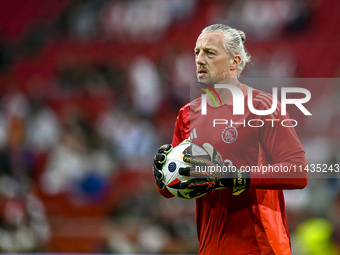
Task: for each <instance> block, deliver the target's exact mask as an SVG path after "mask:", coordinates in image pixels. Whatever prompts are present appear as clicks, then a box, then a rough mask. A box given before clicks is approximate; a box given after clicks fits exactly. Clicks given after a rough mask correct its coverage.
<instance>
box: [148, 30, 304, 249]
mask: <svg viewBox="0 0 340 255" xmlns="http://www.w3.org/2000/svg"><path fill="white" fill-rule="evenodd" d="M244 41H245V35H244V33H243V32H242V31H238V30H236V29H233V28H231V27H228V26H226V25H221V24H215V25H211V26H209V27H206V28H205V29H203V30H202V33H201V34H200V36H199V37H198V39H197V42H196V47H195V50H194V52H195V61H196V67H197V78H198V81H199V82H200V83H201V84H202V83H204V84H206V88H210V90H209V92H210V93H212V91H214V88H213V86H214V84H232V85H234V86H236V87H238V89H240V90H241V91H242V93H243V94H244V98H245V101H244V102H245V109H244V115H233V97H232V93H231V91H230V90H229V89H224V88H216V86H215V90H216V92H217V94H218V96H219V98H220V100H216V104H215V102H214V101H213V99H212V98H211V97H207V102H208V106H207V114H206V115H202V114H201V110H202V107H203V106H204V105H203V104H202V102H201V99H200V98H198V99H196V100H194V101H192V102H191V103H190V104H187V105H185V106H184V107H182V108H181V109H180V111H179V114H178V117H177V120H176V124H175V131H174V137H173V141H172V145H170V144H168V145H163V146H162V147H161V148H160V149H159V151H158V154H157V155H156V156H155V158H154V168H153V170H154V174H155V178H156V183H157V185H158V190H159V192H160V193H161V194H162V195H163V196H165V197H172V194H171V193H170V192H169V191H168V190H167V189H166V188H165V187H164V184H163V182H162V178H163V174H162V170H161V169H162V164H163V163H164V161H165V159H166V155H167V154H168V153H169V152H170V151H171V149H172V146H177V145H178V144H179V143H181V142H182V141H183V140H185V139H187V138H189V137H191V140H192V142H193V143H195V144H198V145H201V146H202V145H203V147H204V148H205V149H206V150H207V152H209V155H210V156H211V160H210V161H208V160H203V159H199V158H197V157H193V156H191V155H185V156H184V158H183V159H184V160H185V161H186V162H188V163H190V164H191V165H192V166H200V165H209V164H210V165H218V166H221V167H222V166H233V167H235V168H236V169H237V170H236V171H227V172H224V171H214V172H210V173H206V174H205V175H199V174H198V173H195V171H194V170H193V169H194V168H191V169H190V168H183V169H180V174H183V175H190V176H191V177H196V178H193V179H191V180H189V181H186V182H182V183H181V187H183V188H190V189H192V192H191V193H192V197H195V196H198V195H201V194H205V195H204V196H202V197H200V198H197V199H196V201H197V202H196V213H197V232H198V240H199V254H204V255H208V254H213V255H218V254H236V255H237V254H276V255H279V254H282V255H286V254H291V249H290V236H289V231H288V226H287V221H286V215H285V205H284V196H283V191H282V190H283V189H302V188H304V187H305V186H306V185H307V173H306V172H305V171H304V170H301V171H300V170H299V171H288V172H287V171H285V172H284V171H276V172H275V171H267V172H265V171H264V167H265V166H269V165H271V166H272V167H277V168H278V169H281V170H282V169H283V168H284V167H286V168H287V167H288V168H287V169H289V167H290V169H294V166H295V167H298V169H304V166H305V165H306V159H305V155H304V150H303V148H302V146H301V144H300V141H299V139H298V137H297V135H296V133H295V130H294V128H293V127H292V126H293V125H286V126H288V127H285V126H283V125H281V124H280V123H281V121H282V120H284V119H287V120H288V119H289V116H281V114H280V109H279V108H280V104H278V106H277V108H278V109H276V111H275V112H273V113H272V114H270V116H257V115H254V114H253V113H252V112H251V111H250V110H249V109H248V107H247V97H248V96H249V95H248V86H247V85H245V84H240V83H239V82H238V80H237V78H238V77H239V75H240V73H241V72H242V70H243V68H244V66H245V64H246V63H247V62H249V60H250V56H249V55H248V53H247V52H246V50H245V48H244V45H243V43H244ZM252 99H253V100H252V102H253V106H254V108H256V109H257V110H267V109H269V108H270V107H271V104H272V96H271V95H270V94H267V93H264V92H261V91H259V90H253V91H252ZM214 119H227V120H230V121H229V122H228V123H227V122H226V123H225V125H215V127H213V125H212V123H213V120H214ZM250 119H256V120H258V121H259V122H260V121H261V120H262V121H263V123H264V125H263V126H261V125H255V124H254V125H252V126H253V127H251V126H248V125H246V124H245V123H248V120H250ZM266 119H273V120H274V119H275V120H279V121H266ZM231 120H232V121H231ZM230 122H233V125H230ZM222 158H223V159H222ZM202 162H203V163H202ZM247 166H248V167H251V166H258V170H263V171H256V170H251V171H240V169H241V168H242V167H243V168H244V167H247ZM280 167H281V168H280ZM249 169H252V168H249Z"/></svg>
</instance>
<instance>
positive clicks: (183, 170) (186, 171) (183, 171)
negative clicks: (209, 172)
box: [178, 166, 191, 176]
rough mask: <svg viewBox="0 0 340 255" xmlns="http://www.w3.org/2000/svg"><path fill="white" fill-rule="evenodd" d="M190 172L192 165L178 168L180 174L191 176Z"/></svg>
mask: <svg viewBox="0 0 340 255" xmlns="http://www.w3.org/2000/svg"><path fill="white" fill-rule="evenodd" d="M190 172H191V167H190V166H188V167H181V168H180V169H178V173H179V174H180V175H183V176H190Z"/></svg>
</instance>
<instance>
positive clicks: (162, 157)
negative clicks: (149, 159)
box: [153, 153, 166, 164]
mask: <svg viewBox="0 0 340 255" xmlns="http://www.w3.org/2000/svg"><path fill="white" fill-rule="evenodd" d="M165 160H166V155H165V154H164V153H162V154H156V155H155V156H154V157H153V162H154V163H155V164H163V163H164V162H165Z"/></svg>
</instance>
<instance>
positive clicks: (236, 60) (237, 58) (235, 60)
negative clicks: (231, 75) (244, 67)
mask: <svg viewBox="0 0 340 255" xmlns="http://www.w3.org/2000/svg"><path fill="white" fill-rule="evenodd" d="M230 62H231V63H230V70H231V71H234V70H235V69H237V67H238V66H239V65H240V63H241V56H239V55H235V56H234V58H233V59H230Z"/></svg>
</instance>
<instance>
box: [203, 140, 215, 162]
mask: <svg viewBox="0 0 340 255" xmlns="http://www.w3.org/2000/svg"><path fill="white" fill-rule="evenodd" d="M203 148H204V149H205V150H206V151H207V152H208V154H209V156H210V159H211V160H212V159H213V155H214V150H215V149H214V147H213V146H212V145H211V144H210V143H204V144H203Z"/></svg>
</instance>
